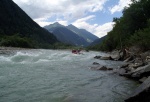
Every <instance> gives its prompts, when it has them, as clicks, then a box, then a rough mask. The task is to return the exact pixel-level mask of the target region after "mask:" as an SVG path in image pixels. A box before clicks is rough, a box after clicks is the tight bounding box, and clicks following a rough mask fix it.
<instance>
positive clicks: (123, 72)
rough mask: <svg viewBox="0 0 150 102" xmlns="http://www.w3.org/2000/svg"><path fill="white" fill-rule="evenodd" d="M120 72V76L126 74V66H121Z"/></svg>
mask: <svg viewBox="0 0 150 102" xmlns="http://www.w3.org/2000/svg"><path fill="white" fill-rule="evenodd" d="M118 73H119V75H120V76H124V75H125V74H126V70H125V69H124V68H120V69H119V71H118Z"/></svg>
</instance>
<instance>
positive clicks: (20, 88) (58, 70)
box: [0, 49, 137, 102]
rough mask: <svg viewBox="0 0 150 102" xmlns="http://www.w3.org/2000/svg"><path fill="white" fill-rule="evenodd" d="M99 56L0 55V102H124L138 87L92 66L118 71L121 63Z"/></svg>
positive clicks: (52, 53) (43, 52) (55, 52)
mask: <svg viewBox="0 0 150 102" xmlns="http://www.w3.org/2000/svg"><path fill="white" fill-rule="evenodd" d="M96 55H104V53H100V52H92V51H91V52H82V54H80V55H78V54H72V53H71V51H69V50H42V49H39V50H21V51H16V52H15V53H8V54H0V102H123V100H124V99H125V98H126V96H127V95H129V94H130V93H131V91H132V90H134V89H135V88H136V85H137V83H135V82H133V81H131V80H128V79H126V78H124V77H120V76H118V75H116V74H114V73H111V72H104V71H95V70H91V69H90V67H91V66H92V63H93V62H98V63H100V64H102V65H106V66H109V67H113V68H117V67H119V65H121V64H122V62H115V61H103V60H96V59H94V58H93V57H94V56H96Z"/></svg>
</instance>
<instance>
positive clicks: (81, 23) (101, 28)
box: [73, 15, 114, 38]
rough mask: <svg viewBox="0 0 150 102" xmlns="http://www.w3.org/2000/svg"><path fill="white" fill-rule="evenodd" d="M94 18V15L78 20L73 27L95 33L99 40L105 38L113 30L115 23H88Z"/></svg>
mask: <svg viewBox="0 0 150 102" xmlns="http://www.w3.org/2000/svg"><path fill="white" fill-rule="evenodd" d="M94 17H95V16H94V15H91V16H87V17H85V18H81V19H78V20H76V21H75V22H73V25H74V26H76V27H78V28H81V29H86V30H87V31H89V32H91V33H93V34H94V35H96V36H98V37H99V38H100V37H103V36H105V35H106V34H107V33H108V32H109V31H111V30H112V28H113V24H114V23H113V22H108V23H105V24H103V25H98V24H89V23H87V21H88V20H91V19H93V18H94Z"/></svg>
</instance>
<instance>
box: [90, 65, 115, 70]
mask: <svg viewBox="0 0 150 102" xmlns="http://www.w3.org/2000/svg"><path fill="white" fill-rule="evenodd" d="M91 69H93V70H103V71H107V70H113V68H107V67H106V66H102V65H98V66H96V67H91Z"/></svg>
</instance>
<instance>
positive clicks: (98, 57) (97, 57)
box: [94, 56, 102, 59]
mask: <svg viewBox="0 0 150 102" xmlns="http://www.w3.org/2000/svg"><path fill="white" fill-rule="evenodd" d="M101 57H102V56H95V57H94V58H95V59H100V58H101Z"/></svg>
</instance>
